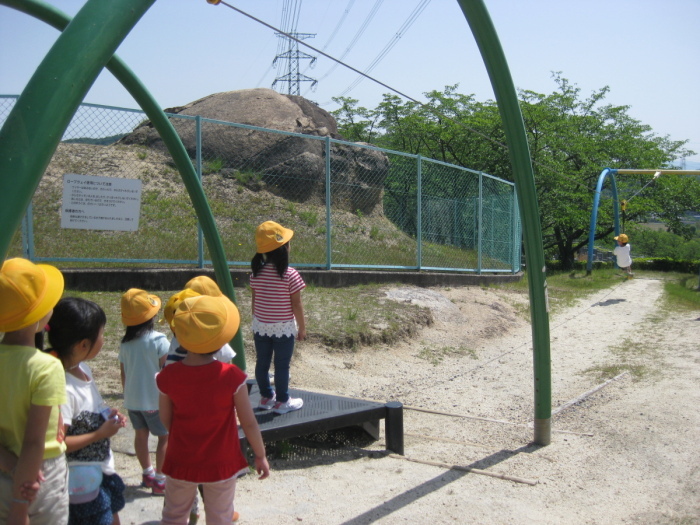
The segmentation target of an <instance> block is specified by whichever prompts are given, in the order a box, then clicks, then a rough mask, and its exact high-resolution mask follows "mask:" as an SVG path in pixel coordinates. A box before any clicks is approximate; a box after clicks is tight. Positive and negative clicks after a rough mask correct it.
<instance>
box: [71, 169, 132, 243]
mask: <svg viewBox="0 0 700 525" xmlns="http://www.w3.org/2000/svg"><path fill="white" fill-rule="evenodd" d="M140 208H141V181H140V180H135V179H117V178H114V177H96V176H93V175H76V174H73V173H66V174H64V175H63V206H62V207H61V228H72V229H78V230H118V231H136V230H138V228H139V211H140Z"/></svg>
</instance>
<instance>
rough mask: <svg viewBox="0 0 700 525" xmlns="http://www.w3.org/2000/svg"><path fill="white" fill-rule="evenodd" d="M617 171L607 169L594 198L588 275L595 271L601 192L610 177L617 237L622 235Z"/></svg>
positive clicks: (589, 232) (601, 177)
mask: <svg viewBox="0 0 700 525" xmlns="http://www.w3.org/2000/svg"><path fill="white" fill-rule="evenodd" d="M616 173H617V170H614V169H611V168H605V169H604V170H603V171H601V172H600V175H599V176H598V184H597V186H596V188H595V196H594V197H593V209H592V210H591V223H590V226H589V229H588V262H587V263H586V275H591V272H592V271H593V248H594V244H595V229H596V223H597V222H598V206H599V205H600V192H601V190H602V189H603V184H604V183H605V179H607V178H608V177H610V184H611V186H612V200H613V214H614V221H615V236H617V235H619V234H620V205H619V203H618V199H617V182H616V181H615V174H616Z"/></svg>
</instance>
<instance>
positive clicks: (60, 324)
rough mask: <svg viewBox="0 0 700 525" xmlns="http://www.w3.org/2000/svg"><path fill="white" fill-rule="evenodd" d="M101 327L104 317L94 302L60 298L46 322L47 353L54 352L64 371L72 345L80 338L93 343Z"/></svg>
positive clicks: (105, 320) (75, 298) (104, 321)
mask: <svg viewBox="0 0 700 525" xmlns="http://www.w3.org/2000/svg"><path fill="white" fill-rule="evenodd" d="M105 324H107V316H106V315H105V312H104V310H103V309H102V308H101V307H100V306H99V305H98V304H97V303H93V302H92V301H88V300H87V299H81V298H79V297H64V298H63V299H61V300H60V301H58V304H56V306H55V307H54V309H53V315H52V316H51V319H50V320H49V324H48V326H49V331H48V334H47V335H48V337H49V345H50V348H49V349H48V351H51V352H54V353H55V355H56V356H57V357H58V358H59V359H60V360H61V362H62V363H63V365H64V368H65V366H66V364H69V362H70V357H71V352H72V349H73V346H74V345H75V344H77V343H79V342H80V341H82V340H83V339H87V340H88V341H90V343H92V344H94V343H95V341H97V338H98V337H99V335H100V329H101V328H102V327H103V326H104V325H105Z"/></svg>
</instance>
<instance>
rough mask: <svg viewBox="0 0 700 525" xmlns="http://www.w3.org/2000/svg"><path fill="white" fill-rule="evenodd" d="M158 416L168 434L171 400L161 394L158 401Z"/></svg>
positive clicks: (170, 418) (171, 413) (171, 420)
mask: <svg viewBox="0 0 700 525" xmlns="http://www.w3.org/2000/svg"><path fill="white" fill-rule="evenodd" d="M158 415H159V416H160V421H161V422H162V423H163V426H164V427H165V429H166V430H167V431H168V432H170V425H171V423H172V422H173V400H172V399H170V398H169V397H168V396H166V395H165V394H163V393H161V394H160V398H159V400H158Z"/></svg>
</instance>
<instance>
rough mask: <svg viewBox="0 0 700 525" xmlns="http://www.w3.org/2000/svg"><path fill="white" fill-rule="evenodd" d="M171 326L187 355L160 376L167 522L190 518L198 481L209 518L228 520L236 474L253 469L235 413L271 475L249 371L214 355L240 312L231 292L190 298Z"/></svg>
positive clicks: (214, 523) (214, 524)
mask: <svg viewBox="0 0 700 525" xmlns="http://www.w3.org/2000/svg"><path fill="white" fill-rule="evenodd" d="M172 323H173V328H174V329H175V332H176V333H177V337H178V340H179V342H180V345H181V346H182V348H184V349H185V350H187V357H185V358H184V359H183V360H182V361H179V362H177V363H173V364H172V365H170V366H167V367H165V368H164V369H163V370H162V371H161V372H160V373H159V374H158V375H157V376H156V383H157V385H158V389H159V390H160V392H161V395H160V417H161V419H162V421H163V424H164V425H165V427H166V428H168V429H169V431H170V438H169V444H168V450H167V452H166V455H165V462H164V464H163V472H164V473H165V474H166V476H167V478H166V491H165V505H164V507H163V519H162V522H161V523H163V524H164V525H175V524H186V523H187V520H188V517H189V513H190V509H191V507H192V503H193V501H194V498H195V495H196V492H197V485H198V484H202V485H203V486H204V498H203V499H204V512H205V514H206V521H207V525H218V524H221V525H223V524H226V525H228V524H230V523H231V516H232V515H233V512H234V509H233V498H234V494H235V490H236V479H237V478H238V477H239V476H241V475H242V474H245V473H246V472H247V470H248V462H247V461H246V458H245V457H244V455H243V453H242V451H241V447H240V442H239V439H238V426H237V424H236V415H238V419H239V421H240V423H241V427H242V428H243V431H244V433H245V436H246V439H247V440H248V443H249V444H250V446H251V448H252V449H253V452H254V453H255V470H256V472H257V473H258V474H260V478H259V479H265V478H267V477H268V476H269V474H270V466H269V465H268V462H267V457H266V455H265V446H264V444H263V440H262V435H261V434H260V428H259V427H258V423H257V420H256V419H255V415H254V414H253V408H252V406H251V404H250V400H249V399H248V389H247V387H246V384H245V382H246V377H247V376H246V374H245V372H243V371H242V370H241V369H240V368H238V367H237V366H236V365H233V364H227V363H222V362H221V361H217V360H216V359H214V357H213V354H214V353H215V352H216V351H218V350H219V348H221V347H222V346H223V345H224V343H226V342H228V341H230V340H231V339H232V338H233V336H234V335H235V334H236V332H237V331H238V327H239V324H240V316H239V313H238V310H237V308H236V306H235V305H234V304H233V303H232V302H231V301H230V300H229V299H228V298H227V297H226V296H221V297H209V296H205V295H202V296H197V297H191V298H189V299H185V300H184V301H182V303H180V305H179V306H178V308H177V310H176V311H175V313H174V315H173V321H172Z"/></svg>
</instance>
